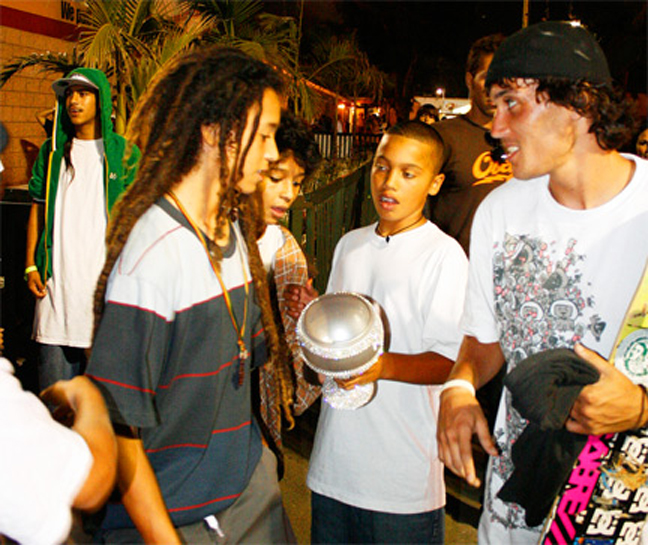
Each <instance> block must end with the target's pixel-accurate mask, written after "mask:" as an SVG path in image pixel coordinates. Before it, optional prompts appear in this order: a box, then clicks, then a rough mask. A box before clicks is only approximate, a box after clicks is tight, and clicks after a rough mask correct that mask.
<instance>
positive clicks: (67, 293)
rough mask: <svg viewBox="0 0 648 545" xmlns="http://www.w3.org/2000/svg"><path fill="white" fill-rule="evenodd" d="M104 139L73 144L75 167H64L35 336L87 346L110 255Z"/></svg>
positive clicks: (38, 302)
mask: <svg viewBox="0 0 648 545" xmlns="http://www.w3.org/2000/svg"><path fill="white" fill-rule="evenodd" d="M103 156H104V148H103V140H101V139H100V140H79V139H77V138H75V139H74V140H73V143H72V151H71V159H72V165H73V166H74V177H72V170H71V169H65V168H61V172H60V175H59V185H58V190H57V193H56V203H55V207H56V208H55V212H54V227H53V233H52V236H53V240H52V256H51V258H52V276H51V277H50V278H49V280H48V281H47V284H46V288H47V295H46V296H45V297H44V298H43V299H40V300H38V301H37V304H36V312H35V317H34V339H35V340H36V341H38V342H40V343H43V344H52V345H62V346H74V347H77V348H88V347H89V346H90V344H91V340H92V328H93V312H92V306H93V298H94V291H95V287H96V284H97V280H98V278H99V274H100V273H101V269H102V268H103V265H104V262H105V259H106V245H105V237H106V223H107V221H106V199H105V195H104V179H103V177H104V168H103V160H104V159H103Z"/></svg>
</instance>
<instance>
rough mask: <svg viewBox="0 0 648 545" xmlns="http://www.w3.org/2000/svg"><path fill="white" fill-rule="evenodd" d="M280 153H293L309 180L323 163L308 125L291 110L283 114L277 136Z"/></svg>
mask: <svg viewBox="0 0 648 545" xmlns="http://www.w3.org/2000/svg"><path fill="white" fill-rule="evenodd" d="M275 140H276V142H277V148H278V150H279V153H280V154H281V155H283V154H284V153H285V152H288V151H290V152H292V155H293V157H294V159H295V162H296V163H297V164H298V165H299V166H300V167H302V168H303V169H304V175H305V177H306V178H308V177H309V176H310V175H311V174H312V173H313V172H314V171H315V170H317V167H318V166H319V165H320V163H321V162H322V155H321V154H320V151H319V146H318V145H317V142H316V140H315V137H314V136H313V132H312V131H311V130H310V128H309V127H308V125H307V124H306V123H305V122H304V121H303V120H302V119H299V118H298V117H297V116H296V115H295V114H294V113H292V112H291V111H290V110H284V111H282V112H281V124H280V125H279V129H278V130H277V134H276V136H275Z"/></svg>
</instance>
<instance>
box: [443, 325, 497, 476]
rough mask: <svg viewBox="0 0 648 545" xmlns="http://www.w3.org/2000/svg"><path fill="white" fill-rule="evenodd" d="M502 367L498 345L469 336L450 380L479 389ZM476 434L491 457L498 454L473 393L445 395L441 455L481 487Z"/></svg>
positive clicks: (454, 391)
mask: <svg viewBox="0 0 648 545" xmlns="http://www.w3.org/2000/svg"><path fill="white" fill-rule="evenodd" d="M503 364H504V355H503V354H502V350H501V348H500V346H499V343H489V344H483V343H480V342H479V341H478V340H477V339H476V338H475V337H468V336H466V337H464V340H463V343H462V344H461V348H460V349H459V356H458V357H457V362H456V363H455V365H454V367H453V368H452V371H451V372H450V375H449V376H448V379H450V380H453V379H461V380H465V381H468V382H469V383H470V384H472V385H473V386H474V388H475V389H478V388H479V387H481V386H483V385H484V384H486V383H487V382H488V381H489V380H490V379H491V378H493V377H494V376H495V375H496V374H497V372H498V371H499V370H500V368H501V367H502V365H503ZM474 434H477V437H478V438H479V442H480V443H481V445H482V447H483V448H484V450H485V451H486V452H487V453H488V454H490V455H491V456H497V455H498V451H497V447H496V446H495V442H494V441H493V438H492V437H491V435H490V432H489V430H488V422H487V421H486V417H485V416H484V413H483V411H482V409H481V407H480V406H479V403H478V402H477V399H476V398H475V396H474V395H473V394H472V392H470V391H469V390H468V389H466V388H462V387H454V388H450V389H447V390H445V391H444V392H442V394H441V409H440V412H439V424H438V429H437V440H438V442H439V456H440V458H441V460H442V461H443V463H444V464H445V465H446V467H447V468H448V469H450V470H451V471H452V472H453V473H456V474H457V475H459V476H460V477H463V478H464V479H466V481H467V482H468V484H470V485H472V486H475V487H478V486H479V485H480V484H481V483H480V481H479V479H478V478H477V475H476V472H475V463H474V460H473V456H472V447H471V442H472V436H473V435H474Z"/></svg>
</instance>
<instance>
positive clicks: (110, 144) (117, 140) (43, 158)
mask: <svg viewBox="0 0 648 545" xmlns="http://www.w3.org/2000/svg"><path fill="white" fill-rule="evenodd" d="M75 73H78V74H81V75H83V76H85V77H86V78H88V79H89V80H90V81H92V82H93V83H94V84H95V85H96V86H97V87H98V88H99V92H98V103H97V109H98V113H99V116H100V119H101V133H102V138H103V144H104V196H105V199H106V200H105V204H106V210H105V212H106V217H107V218H108V216H109V215H110V211H111V210H112V207H113V205H114V204H115V202H116V201H117V199H118V198H119V197H120V196H121V194H122V193H123V192H124V190H125V189H126V188H127V187H128V186H129V185H130V183H131V182H132V181H133V180H134V178H135V173H136V170H137V163H138V161H139V158H140V151H139V149H138V148H137V146H135V145H131V144H128V143H127V142H126V139H125V138H124V137H123V136H119V135H118V134H115V133H114V132H113V128H112V127H113V126H112V120H111V119H110V113H111V110H112V101H111V96H110V84H109V83H108V78H106V76H105V74H104V73H103V72H102V71H101V70H96V69H94V68H77V69H75V70H72V72H70V73H69V74H68V75H67V76H66V77H69V76H70V75H72V74H75ZM74 134H75V132H74V125H73V124H72V122H71V121H70V117H69V116H68V113H67V109H66V108H65V98H64V97H61V98H58V99H57V107H56V114H55V116H54V128H53V130H52V138H49V139H47V140H46V141H45V143H44V144H43V145H42V146H41V148H40V151H39V152H38V158H37V159H36V163H35V164H34V168H33V169H32V177H31V180H29V194H30V195H31V197H32V198H33V199H34V201H36V202H38V203H44V204H45V228H44V229H43V233H42V235H41V238H40V240H39V241H38V246H37V248H36V256H35V263H36V266H37V267H38V271H39V273H40V275H41V278H42V279H43V282H46V281H47V279H48V278H50V277H51V276H52V260H51V257H50V256H51V255H52V231H53V227H54V213H55V203H56V191H57V189H58V183H59V174H60V171H61V165H63V168H65V160H64V158H63V152H64V146H65V143H66V142H67V141H68V140H70V139H72V138H74Z"/></svg>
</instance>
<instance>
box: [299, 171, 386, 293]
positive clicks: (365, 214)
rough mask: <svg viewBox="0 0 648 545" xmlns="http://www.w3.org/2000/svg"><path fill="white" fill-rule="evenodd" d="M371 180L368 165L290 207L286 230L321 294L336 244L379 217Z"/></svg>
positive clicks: (305, 196) (324, 287) (301, 198)
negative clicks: (304, 255) (313, 276)
mask: <svg viewBox="0 0 648 545" xmlns="http://www.w3.org/2000/svg"><path fill="white" fill-rule="evenodd" d="M370 177H371V162H368V163H366V164H365V165H363V166H362V167H361V168H359V169H358V170H356V171H354V172H352V173H351V174H349V175H348V176H346V177H344V178H339V179H338V180H336V181H334V182H333V183H331V184H329V185H327V186H325V187H322V188H320V189H316V190H315V191H313V192H311V193H308V194H306V195H304V196H301V197H299V198H298V199H297V201H295V204H293V206H292V209H291V212H290V217H289V223H288V227H289V229H290V230H291V232H292V233H293V235H294V236H295V238H296V239H297V241H298V242H299V243H300V244H301V246H302V248H303V250H304V253H305V254H306V257H307V258H308V260H309V263H310V264H311V265H312V266H313V267H314V269H315V271H316V276H315V278H314V281H313V284H314V286H315V287H316V288H317V290H318V291H319V292H320V293H324V291H325V290H326V283H327V282H328V276H329V273H330V271H331V260H332V259H333V251H334V250H335V245H336V244H337V242H338V240H340V238H341V237H342V235H344V233H347V232H348V231H351V230H352V229H356V228H358V227H362V226H364V225H368V224H370V223H372V222H373V221H375V220H376V219H377V217H378V216H377V215H376V211H375V209H374V206H373V203H372V201H371V187H370Z"/></svg>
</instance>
